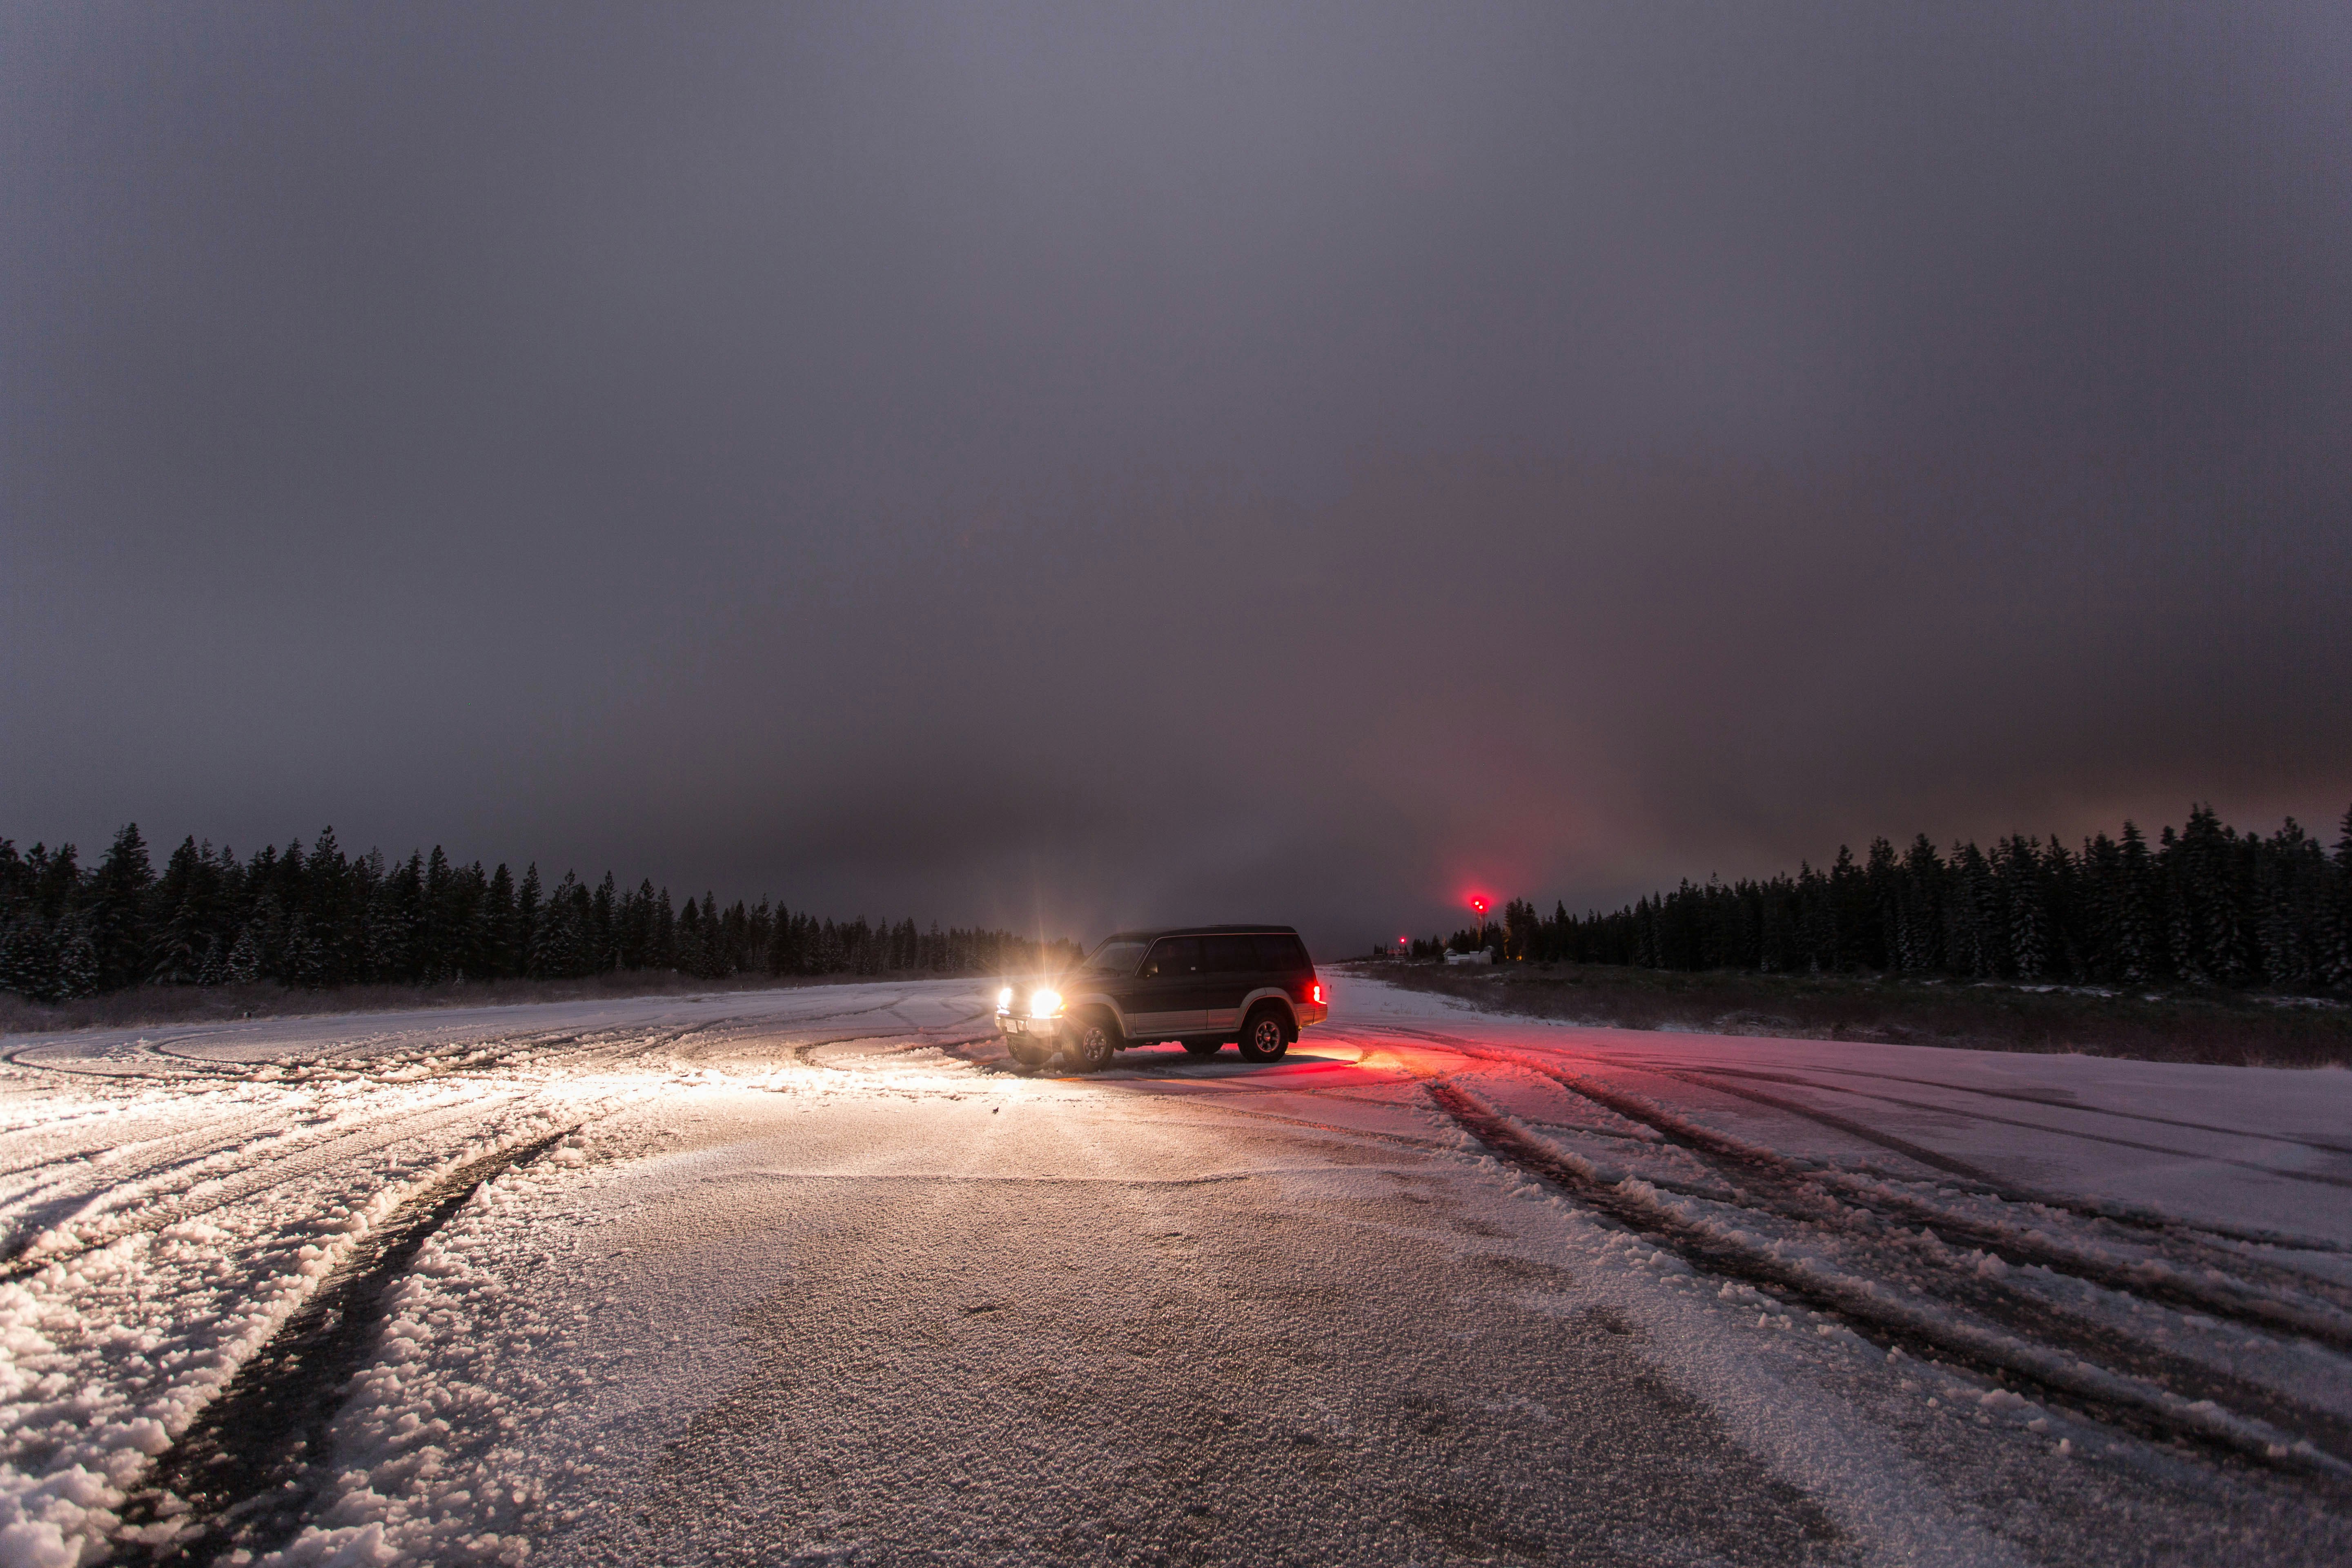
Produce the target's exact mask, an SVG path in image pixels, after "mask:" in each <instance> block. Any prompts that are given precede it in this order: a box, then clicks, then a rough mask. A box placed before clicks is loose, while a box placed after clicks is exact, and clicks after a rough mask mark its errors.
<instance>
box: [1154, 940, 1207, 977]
mask: <svg viewBox="0 0 2352 1568" xmlns="http://www.w3.org/2000/svg"><path fill="white" fill-rule="evenodd" d="M1200 972H1201V939H1200V938H1199V937H1197V936H1169V937H1162V938H1160V940H1159V941H1158V942H1153V943H1152V944H1151V956H1150V958H1147V959H1145V960H1144V961H1143V978H1144V979H1146V980H1166V979H1169V978H1171V976H1174V975H1179V974H1197V973H1200Z"/></svg>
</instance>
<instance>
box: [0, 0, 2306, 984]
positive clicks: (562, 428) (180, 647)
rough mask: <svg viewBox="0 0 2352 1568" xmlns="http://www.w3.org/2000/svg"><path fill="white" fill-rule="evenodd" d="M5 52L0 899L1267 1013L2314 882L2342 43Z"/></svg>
mask: <svg viewBox="0 0 2352 1568" xmlns="http://www.w3.org/2000/svg"><path fill="white" fill-rule="evenodd" d="M5 18H6V19H5V23H0V122H4V123H0V133H5V140H0V146H5V149H6V151H5V153H0V211H5V212H7V213H8V214H9V215H10V217H9V220H8V222H7V223H6V224H5V225H0V509H5V510H0V516H5V531H4V532H0V573H5V589H0V609H5V626H0V658H5V668H6V671H7V679H6V681H5V685H0V734H5V737H6V741H7V746H6V750H7V755H8V763H7V767H6V768H5V772H0V829H5V830H6V831H11V832H16V833H21V834H24V835H26V836H27V837H36V836H38V837H50V838H52V839H54V838H57V837H76V838H79V839H80V840H82V841H84V842H85V843H86V844H87V843H89V842H90V841H92V840H96V839H100V838H102V837H104V836H105V835H106V834H107V833H108V832H110V830H111V828H112V827H113V826H114V825H115V824H116V823H118V822H119V821H121V820H123V819H126V818H130V817H134V816H135V817H137V818H139V819H140V820H141V821H142V823H143V824H145V825H146V826H147V827H148V829H149V831H150V833H151V835H154V836H157V837H167V836H168V837H176V836H177V835H178V834H179V833H182V832H185V831H199V832H206V831H209V832H212V833H215V834H223V833H226V834H228V835H230V836H232V837H233V838H234V839H235V840H236V841H237V842H238V843H239V844H240V845H245V844H247V842H248V841H253V840H258V839H259V838H262V837H276V838H278V839H283V838H284V837H287V836H288V835H289V834H293V833H302V834H305V835H307V834H308V833H310V832H311V831H313V830H315V828H316V827H317V826H319V825H320V823H321V822H324V821H329V820H331V821H332V822H334V824H335V825H336V826H337V827H338V828H339V829H340V830H341V833H342V836H343V837H344V838H345V840H346V841H347V842H348V841H353V840H356V841H359V842H362V843H364V842H373V841H382V842H383V843H385V844H386V845H387V846H399V847H404V846H406V845H407V844H409V843H411V842H414V841H417V840H429V839H432V838H436V837H437V838H442V839H445V840H446V841H447V842H448V843H449V845H450V847H452V849H453V850H454V851H455V852H457V853H458V854H460V855H461V856H467V857H470V856H474V855H484V856H495V855H518V856H521V855H535V856H537V857H538V858H540V859H541V861H542V863H546V864H551V865H561V864H563V863H568V862H577V863H579V864H581V865H582V866H583V868H586V867H591V866H593V867H594V868H600V869H601V868H603V867H604V866H605V865H607V864H609V865H611V866H613V867H614V868H616V869H619V870H621V871H622V872H623V873H624V874H632V875H633V874H635V873H637V872H639V871H650V872H652V873H653V874H654V875H656V877H658V878H661V879H667V880H668V881H670V882H671V883H672V884H673V885H675V886H677V887H680V888H686V887H701V886H712V887H716V888H718V889H719V890H720V891H721V892H722V894H723V893H728V892H743V893H751V894H757V893H759V892H761V891H763V890H765V891H772V892H775V893H778V894H781V895H782V896H783V897H785V898H787V899H789V900H793V902H794V903H795V904H814V905H816V906H818V907H821V908H828V909H838V910H849V909H851V908H854V907H856V906H860V905H863V906H865V907H866V909H867V910H868V911H869V912H874V913H880V912H883V911H884V910H917V911H920V912H923V913H927V914H928V913H937V914H939V915H940V916H942V917H945V918H957V919H968V918H983V919H988V920H991V921H1017V922H1020V923H1024V924H1025V923H1029V922H1033V921H1044V922H1045V924H1046V925H1047V926H1049V927H1051V928H1055V929H1060V928H1062V927H1064V926H1067V925H1072V924H1076V925H1085V926H1089V927H1091V926H1096V925H1099V924H1100V923H1102V922H1104V921H1110V920H1115V919H1140V918H1148V917H1153V916H1186V915H1206V914H1213V913H1219V912H1231V913H1237V914H1245V915H1249V916H1253V917H1266V918H1294V919H1297V920H1298V921H1300V922H1301V923H1303V924H1305V925H1307V927H1308V928H1309V929H1310V930H1311V931H1314V932H1315V933H1317V934H1318V938H1319V939H1320V940H1322V941H1323V942H1326V943H1327V944H1328V945H1330V946H1334V947H1336V946H1339V945H1341V944H1344V943H1353V942H1357V941H1360V940H1363V939H1365V938H1367V937H1369V936H1370V935H1373V934H1377V933H1380V932H1389V933H1391V934H1393V931H1396V930H1402V929H1405V927H1406V926H1408V925H1410V926H1412V927H1413V928H1416V929H1418V928H1423V927H1426V926H1429V925H1431V924H1432V923H1433V922H1435V921H1439V920H1440V919H1442V918H1444V913H1445V911H1444V908H1443V906H1444V905H1445V904H1446V902H1447V901H1448V900H1450V899H1452V898H1453V897H1454V895H1455V894H1456V893H1457V892H1458V891H1460V890H1461V889H1463V888H1465V887H1466V886H1468V885H1470V884H1471V883H1473V882H1476V883H1480V884H1482V885H1485V886H1487V887H1491V888H1494V889H1498V890H1502V891H1521V890H1525V891H1528V892H1532V893H1535V894H1537V895H1538V896H1540V897H1544V898H1546V899H1549V898H1550V897H1553V896H1565V897H1567V898H1568V899H1569V900H1570V901H1571V902H1578V901H1582V900H1613V899H1615V898H1616V897H1618V896H1621V895H1622V894H1625V893H1628V892H1630V891H1632V890H1633V889H1639V888H1642V887H1643V886H1646V885H1649V884H1651V883H1653V882H1655V881H1659V880H1665V881H1671V880H1673V879H1675V878H1677V877H1679V876H1682V875H1684V874H1686V873H1687V874H1693V875H1704V874H1706V872H1708V871H1710V870H1720V871H1723V872H1725V873H1727V874H1736V873H1739V872H1745V871H1752V870H1758V869H1765V868H1778V867H1780V866H1784V865H1787V864H1790V863H1792V862H1793V861H1794V860H1795V859H1796V858H1798V857H1800V856H1813V857H1816V858H1818V857H1820V856H1822V855H1823V854H1825V853H1827V852H1829V851H1831V850H1833V849H1834V847H1835V846H1836V844H1837V843H1838V842H1840V841H1841V840H1848V839H1852V840H1859V839H1860V838H1862V837H1867V836H1868V835H1869V834H1871V833H1874V832H1877V831H1886V832H1890V833H1895V834H1904V833H1907V832H1909V831H1912V830H1914V829H1916V828H1926V829H1927V830H1928V831H1930V832H1933V833H1936V834H1937V835H1938V836H1941V837H1948V836H1952V835H1958V834H1978V835H1981V834H1990V833H1995V832H2002V831H2009V830H2026V831H2035V832H2048V831H2053V830H2055V831H2061V832H2067V833H2073V832H2077V831H2081V830H2083V829H2084V828H2086V827H2089V826H2097V825H2101V824H2105V823H2109V822H2112V821H2113V820H2114V819H2115V818H2116V817H2118V816H2121V815H2123V814H2125V813H2126V812H2130V813H2134V814H2137V815H2138V816H2142V817H2143V818H2144V819H2146V818H2164V817H2177V816H2179V814H2180V813H2181V811H2182V810H2183V808H2184V807H2185V805H2186V804H2187V802H2188V801H2189V798H2190V797H2191V796H2192V795H2194V796H2210V797H2211V798H2212V799H2213V800H2214V801H2215V802H2216V804H2217V805H2220V806H2221V808H2222V810H2223V811H2224V813H2225V815H2228V816H2232V817H2235V818H2238V819H2241V820H2245V821H2249V822H2267V821H2272V820H2275V818H2276V817H2277V816H2279V815H2281V814H2284V813H2287V812H2294V813H2297V814H2300V815H2303V816H2305V818H2306V820H2308V819H2309V818H2311V817H2313V816H2322V817H2326V818H2329V819H2332V816H2333V814H2334V813H2335V812H2336V811H2340V810H2341V809H2342V808H2343V806H2344V805H2345V804H2346V802H2347V799H2352V632H2347V626H2352V615H2347V612H2352V527H2347V519H2352V458H2347V446H2346V443H2345V442H2344V440H2343V432H2344V431H2345V430H2346V429H2347V428H2352V369H2347V366H2352V289H2347V286H2346V285H2347V275H2352V151H2347V147H2352V143H2347V142H2346V140H2345V139H2344V137H2343V135H2342V128H2343V126H2344V125H2345V124H2347V123H2352V24H2347V21H2346V19H2345V16H2344V14H2343V13H2342V11H2341V9H2340V8H2336V7H2310V8H2292V7H2267V6H2265V7H2252V8H2247V7H2238V8H2232V9H2231V10H2230V11H2228V12H2227V13H2226V14H2224V13H2217V12H2210V11H2205V10H2200V9H2182V10H2174V9H2171V8H2168V7H2151V6H2148V5H2113V6H2088V7H2071V8H2067V9H2066V10H2064V11H2063V12H2062V13H2051V12H2049V11H2047V10H2046V9H2044V8H2040V7H2032V8H2017V9H2006V10H2005V9H2000V8H1987V7H1978V8H1972V9H1970V10H1969V11H1967V12H1966V13H1957V12H1956V13H1950V14H1946V15H1933V14H1912V13H1900V14H1898V13H1895V12H1891V11H1889V10H1887V9H1886V8H1885V7H1880V6H1856V7H1851V8H1836V7H1829V8H1816V9H1812V10H1809V11H1806V12H1805V13H1803V14H1802V15H1801V16H1791V15H1788V14H1773V15H1768V14H1766V13H1764V12H1760V11H1758V10H1756V9H1755V8H1752V7H1739V6H1731V7H1723V8H1718V9H1707V8H1698V7H1691V8H1678V9H1675V10H1672V11H1668V12H1658V11H1654V10H1646V9H1641V8H1618V9H1603V10H1595V11H1591V12H1581V13H1580V12H1571V11H1570V10H1568V9H1566V8H1561V7H1551V6H1542V7H1533V8H1528V9H1525V10H1508V9H1503V8H1481V9H1478V10H1475V11H1465V10H1461V9H1447V10H1443V11H1436V10H1429V9H1427V8H1419V7H1401V8H1398V9H1395V10H1392V11H1385V12H1383V11H1376V10H1368V9H1367V8H1365V7H1363V6H1360V5H1347V6H1341V7H1335V8H1326V9H1314V8H1296V9H1284V10H1279V11H1276V10H1269V9H1267V8H1265V7H1260V6H1242V7H1234V8H1231V9H1228V10H1217V9H1212V8H1202V7H1188V8H1182V9H1180V10H1169V11H1161V12H1132V11H1125V12H1116V13H1111V12H1104V11H1102V10H1100V9H1099V8H1095V7H1085V6H1074V7H1067V8H1059V9H1044V8H1037V9H1031V8H989V9H979V8H971V7H937V8H923V9H914V8H909V9H892V8H884V7H845V8H838V9H816V8H793V9H790V10H775V9H772V8H766V7H746V8H740V9H738V8H721V7H697V8H692V9H688V10H678V9H666V10H659V11H646V10H641V9H636V8H616V9H609V10H607V9H592V8H586V7H581V6H576V5H567V6H562V7H547V8H537V9H534V8H530V7H525V6H509V7H503V8H499V9H498V10H495V11H489V12H484V11H481V10H478V9H467V8H447V9H442V8H430V7H402V8H398V9H385V8H380V7H357V8H350V9H341V8H333V7H324V6H312V5H306V6H299V7H291V8H285V9H269V8H264V7H241V8H237V9H236V10H233V11H212V12H202V11H180V12H171V13H158V12H155V11H152V9H146V8H133V7H121V8H101V7H75V8H70V9H61V8H55V7H30V8H22V9H16V8H11V9H9V10H8V11H7V12H6V13H5Z"/></svg>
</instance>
